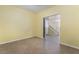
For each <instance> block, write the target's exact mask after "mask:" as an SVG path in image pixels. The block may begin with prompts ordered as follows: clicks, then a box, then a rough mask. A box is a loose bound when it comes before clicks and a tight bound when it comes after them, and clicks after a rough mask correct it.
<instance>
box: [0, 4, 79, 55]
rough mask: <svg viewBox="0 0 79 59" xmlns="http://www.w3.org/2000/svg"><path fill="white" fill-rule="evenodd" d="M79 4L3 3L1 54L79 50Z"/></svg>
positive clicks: (0, 13) (1, 8)
mask: <svg viewBox="0 0 79 59" xmlns="http://www.w3.org/2000/svg"><path fill="white" fill-rule="evenodd" d="M78 11H79V5H0V54H78V53H79V12H78Z"/></svg>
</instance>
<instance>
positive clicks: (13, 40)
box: [0, 36, 35, 44]
mask: <svg viewBox="0 0 79 59" xmlns="http://www.w3.org/2000/svg"><path fill="white" fill-rule="evenodd" d="M32 37H35V36H29V37H24V38H18V39H12V40H9V41H6V42H1V43H0V44H6V43H11V42H15V41H19V40H23V39H28V38H32Z"/></svg>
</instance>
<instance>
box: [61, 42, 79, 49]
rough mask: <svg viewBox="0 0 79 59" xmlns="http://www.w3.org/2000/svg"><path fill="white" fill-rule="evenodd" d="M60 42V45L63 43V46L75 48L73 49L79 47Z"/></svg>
mask: <svg viewBox="0 0 79 59" xmlns="http://www.w3.org/2000/svg"><path fill="white" fill-rule="evenodd" d="M60 44H61V45H65V46H69V47H72V48H75V49H79V47H77V46H73V45H70V44H67V43H63V42H61V43H60Z"/></svg>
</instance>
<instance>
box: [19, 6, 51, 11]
mask: <svg viewBox="0 0 79 59" xmlns="http://www.w3.org/2000/svg"><path fill="white" fill-rule="evenodd" d="M20 7H21V8H24V9H28V10H30V11H33V12H39V11H42V10H44V9H46V8H49V7H51V5H22V6H20Z"/></svg>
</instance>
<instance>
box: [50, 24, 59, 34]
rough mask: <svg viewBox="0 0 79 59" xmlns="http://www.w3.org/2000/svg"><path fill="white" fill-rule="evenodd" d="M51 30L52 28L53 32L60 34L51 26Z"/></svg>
mask: <svg viewBox="0 0 79 59" xmlns="http://www.w3.org/2000/svg"><path fill="white" fill-rule="evenodd" d="M49 28H50V30H51V31H54V32H56V33H58V32H57V31H56V30H55V29H54V28H53V27H52V26H51V25H49Z"/></svg>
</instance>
